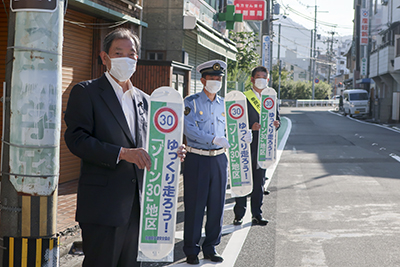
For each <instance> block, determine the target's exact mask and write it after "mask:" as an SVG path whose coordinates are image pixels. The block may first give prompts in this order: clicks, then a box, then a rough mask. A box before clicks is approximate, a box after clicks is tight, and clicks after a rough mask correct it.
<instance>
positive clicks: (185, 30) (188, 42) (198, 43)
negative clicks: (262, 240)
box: [142, 0, 237, 96]
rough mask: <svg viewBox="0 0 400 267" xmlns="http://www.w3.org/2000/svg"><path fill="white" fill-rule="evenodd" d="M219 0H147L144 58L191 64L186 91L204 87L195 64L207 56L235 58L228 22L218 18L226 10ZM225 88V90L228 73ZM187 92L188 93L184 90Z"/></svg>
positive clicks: (193, 91)
mask: <svg viewBox="0 0 400 267" xmlns="http://www.w3.org/2000/svg"><path fill="white" fill-rule="evenodd" d="M224 7H225V4H224V1H219V0H188V1H175V0H146V1H145V3H144V9H143V18H144V20H145V21H146V22H147V23H148V27H147V28H146V29H144V30H143V40H142V44H143V49H142V53H143V56H142V58H143V59H146V60H158V61H163V60H164V61H173V62H179V63H181V64H184V65H185V66H191V67H192V68H193V69H192V71H191V73H190V79H186V80H187V81H188V84H185V83H184V84H183V85H182V86H183V87H184V89H183V91H184V92H187V94H189V95H190V94H194V93H197V92H200V91H201V90H202V89H203V85H202V84H201V82H200V78H201V76H200V73H197V72H196V71H195V68H196V67H197V66H198V65H199V64H201V63H203V62H205V61H208V60H211V59H220V60H223V61H225V62H227V60H228V59H231V60H236V52H237V50H236V44H235V43H233V42H232V41H231V40H229V39H228V37H227V31H226V29H225V22H219V21H217V20H216V17H217V14H218V13H222V12H223V11H224ZM224 88H225V90H223V91H222V92H221V94H222V95H224V93H225V91H226V76H225V82H224ZM183 96H186V94H183Z"/></svg>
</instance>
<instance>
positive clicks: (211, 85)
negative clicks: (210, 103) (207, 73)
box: [205, 80, 222, 94]
mask: <svg viewBox="0 0 400 267" xmlns="http://www.w3.org/2000/svg"><path fill="white" fill-rule="evenodd" d="M221 84H222V82H221V81H216V80H207V81H206V87H205V88H206V90H207V91H208V92H210V93H211V94H216V93H217V92H218V91H219V90H220V89H221Z"/></svg>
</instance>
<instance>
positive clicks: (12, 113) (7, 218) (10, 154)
mask: <svg viewBox="0 0 400 267" xmlns="http://www.w3.org/2000/svg"><path fill="white" fill-rule="evenodd" d="M11 9H12V12H10V13H9V20H8V24H9V29H8V47H7V60H6V62H7V64H6V90H5V92H4V95H3V104H4V107H5V109H4V128H3V153H2V181H1V226H0V235H1V237H2V238H3V247H5V249H4V250H2V251H3V254H2V259H1V262H2V263H3V266H56V265H57V266H58V260H59V259H58V257H59V256H58V255H59V253H58V246H59V244H58V243H59V242H58V238H57V237H55V234H56V211H57V187H58V175H59V142H60V130H61V96H62V88H61V77H62V75H61V59H62V40H63V24H64V9H65V8H64V0H48V1H31V0H18V1H17V0H11Z"/></svg>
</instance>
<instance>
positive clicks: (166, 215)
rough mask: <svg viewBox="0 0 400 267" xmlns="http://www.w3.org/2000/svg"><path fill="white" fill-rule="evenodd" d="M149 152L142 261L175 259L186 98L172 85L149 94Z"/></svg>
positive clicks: (140, 235) (143, 196) (141, 227)
mask: <svg viewBox="0 0 400 267" xmlns="http://www.w3.org/2000/svg"><path fill="white" fill-rule="evenodd" d="M149 111H150V112H149V120H148V121H149V122H150V123H149V125H148V127H149V131H148V134H147V146H146V148H147V152H148V153H149V155H150V158H151V164H152V165H151V169H150V170H146V171H145V174H144V180H143V193H142V201H141V204H142V207H141V216H140V218H141V221H140V233H139V255H138V259H139V260H140V261H155V260H156V261H158V260H159V261H173V248H174V243H175V225H176V205H177V199H178V181H179V174H180V160H179V157H178V154H177V150H178V147H179V146H180V145H181V144H182V136H183V100H182V97H181V96H180V94H179V93H178V92H177V91H176V90H175V89H173V88H171V87H160V88H158V89H156V90H155V91H154V92H153V93H152V95H151V97H150V108H149Z"/></svg>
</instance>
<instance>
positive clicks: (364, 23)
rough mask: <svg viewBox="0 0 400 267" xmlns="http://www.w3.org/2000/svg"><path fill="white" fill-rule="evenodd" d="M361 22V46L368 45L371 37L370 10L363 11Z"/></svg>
mask: <svg viewBox="0 0 400 267" xmlns="http://www.w3.org/2000/svg"><path fill="white" fill-rule="evenodd" d="M360 16H361V22H360V27H361V28H360V45H368V37H369V12H368V9H361V15H360Z"/></svg>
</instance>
